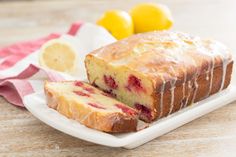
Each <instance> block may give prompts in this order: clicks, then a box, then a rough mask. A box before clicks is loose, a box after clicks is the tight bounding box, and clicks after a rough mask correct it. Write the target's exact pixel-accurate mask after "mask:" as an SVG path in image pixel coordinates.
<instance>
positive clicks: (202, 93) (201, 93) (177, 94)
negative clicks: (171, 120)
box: [153, 61, 233, 120]
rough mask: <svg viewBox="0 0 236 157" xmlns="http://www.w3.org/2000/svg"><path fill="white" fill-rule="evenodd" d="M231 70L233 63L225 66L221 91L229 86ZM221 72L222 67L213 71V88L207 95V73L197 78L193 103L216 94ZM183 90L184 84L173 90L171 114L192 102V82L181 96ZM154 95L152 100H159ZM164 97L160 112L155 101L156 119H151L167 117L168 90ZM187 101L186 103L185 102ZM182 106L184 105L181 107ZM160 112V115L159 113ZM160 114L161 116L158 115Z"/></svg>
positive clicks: (169, 94) (158, 105)
mask: <svg viewBox="0 0 236 157" xmlns="http://www.w3.org/2000/svg"><path fill="white" fill-rule="evenodd" d="M232 68H233V61H232V62H230V63H229V64H228V66H227V70H226V77H225V81H224V86H223V89H225V88H227V87H228V86H229V84H230V80H231V74H232ZM222 72H223V67H222V66H220V67H216V68H215V69H214V71H213V80H212V83H213V86H212V89H211V91H210V93H208V90H209V86H210V82H209V81H208V80H206V77H207V75H208V74H207V73H206V74H202V75H200V76H199V77H198V78H197V83H198V89H197V93H196V97H195V99H194V102H198V101H200V100H203V99H205V98H207V97H209V96H211V95H213V94H215V93H217V92H219V90H220V87H221V81H222ZM183 88H184V84H182V85H180V86H176V88H175V90H174V98H175V99H174V104H173V106H174V108H173V110H172V112H171V113H174V112H177V111H179V110H181V109H182V108H184V107H187V106H189V105H191V104H192V101H193V94H194V89H195V87H194V80H191V81H190V88H188V87H187V86H185V93H186V95H185V96H184V95H183ZM187 93H189V96H188V95H187ZM155 94H156V95H155V96H153V99H154V100H159V99H160V93H155ZM163 95H164V97H163V110H162V111H160V104H159V102H158V101H155V103H156V104H155V107H156V109H157V110H156V111H157V112H156V115H157V116H156V117H155V118H154V119H153V120H155V119H160V118H162V117H166V116H168V115H169V114H170V113H169V112H170V104H171V102H170V97H171V92H170V90H166V91H165V92H164V94H163ZM186 101H187V102H186ZM183 104H184V105H183ZM161 112H162V113H161ZM160 113H161V115H160ZM159 115H160V116H159Z"/></svg>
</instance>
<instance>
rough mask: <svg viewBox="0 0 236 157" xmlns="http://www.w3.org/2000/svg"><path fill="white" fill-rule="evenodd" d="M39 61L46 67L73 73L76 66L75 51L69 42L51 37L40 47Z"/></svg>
mask: <svg viewBox="0 0 236 157" xmlns="http://www.w3.org/2000/svg"><path fill="white" fill-rule="evenodd" d="M39 63H40V65H41V66H43V67H46V68H50V69H53V70H57V71H60V72H66V73H69V74H73V73H74V72H75V70H76V66H77V53H76V50H75V48H74V47H73V46H72V45H71V44H70V43H69V42H66V41H64V40H61V39H53V40H50V41H48V42H47V43H45V44H44V45H43V46H42V48H41V49H40V54H39Z"/></svg>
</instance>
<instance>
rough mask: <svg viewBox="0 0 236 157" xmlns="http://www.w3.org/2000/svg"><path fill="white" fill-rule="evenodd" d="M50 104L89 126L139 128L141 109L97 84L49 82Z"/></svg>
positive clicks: (109, 129)
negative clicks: (138, 111)
mask: <svg viewBox="0 0 236 157" xmlns="http://www.w3.org/2000/svg"><path fill="white" fill-rule="evenodd" d="M44 90H45V94H46V97H47V103H48V106H49V107H51V108H53V109H55V110H57V111H58V112H59V113H61V114H63V115H65V116H66V117H68V118H71V119H74V120H76V121H78V122H80V123H81V124H84V125H85V126H87V127H90V128H94V129H97V130H100V131H104V132H130V131H136V129H137V119H138V116H137V112H136V110H134V109H133V108H130V107H128V106H126V105H124V104H123V103H121V102H119V101H117V100H115V99H113V98H111V96H110V95H109V94H107V93H104V92H102V91H100V90H98V89H96V88H94V87H93V86H91V85H89V84H87V83H84V82H80V81H67V82H46V83H45V86H44Z"/></svg>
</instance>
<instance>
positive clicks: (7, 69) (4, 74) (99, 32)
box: [0, 22, 115, 107]
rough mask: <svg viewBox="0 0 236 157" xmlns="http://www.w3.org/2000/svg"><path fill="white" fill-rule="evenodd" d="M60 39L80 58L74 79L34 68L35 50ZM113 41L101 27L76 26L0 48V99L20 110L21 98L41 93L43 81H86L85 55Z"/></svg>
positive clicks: (37, 67)
mask: <svg viewBox="0 0 236 157" xmlns="http://www.w3.org/2000/svg"><path fill="white" fill-rule="evenodd" d="M56 38H62V39H63V40H67V41H69V42H71V43H72V44H74V45H75V47H76V48H77V53H78V56H79V58H80V61H79V65H78V67H79V68H80V71H79V74H81V75H78V76H76V77H75V76H73V77H72V76H69V75H66V74H63V73H59V72H56V71H53V70H48V69H43V68H41V67H40V66H39V65H38V52H39V51H38V50H39V49H40V47H41V46H42V45H43V44H44V43H45V42H47V41H49V40H51V39H56ZM114 41H115V39H114V38H113V37H112V36H111V35H110V34H109V33H108V32H107V31H106V30H105V29H103V28H102V27H99V26H97V25H94V24H91V23H81V22H77V23H74V24H72V25H71V27H70V29H69V31H68V32H67V33H66V34H55V33H54V34H50V35H48V36H46V37H42V38H40V39H37V40H31V41H27V42H20V43H16V44H13V45H10V46H7V47H4V48H0V95H1V96H3V97H4V98H5V99H6V100H7V101H8V102H10V103H12V104H14V105H17V106H21V107H24V104H23V97H24V96H26V95H29V94H33V93H34V92H37V91H40V90H42V89H43V82H44V80H46V79H47V80H51V81H60V80H73V79H80V80H81V79H86V78H84V76H85V68H84V62H83V60H84V58H85V55H86V54H87V53H89V52H91V51H93V50H95V49H97V48H99V47H101V46H104V45H107V44H109V43H112V42H114Z"/></svg>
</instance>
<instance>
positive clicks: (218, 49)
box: [85, 31, 233, 122]
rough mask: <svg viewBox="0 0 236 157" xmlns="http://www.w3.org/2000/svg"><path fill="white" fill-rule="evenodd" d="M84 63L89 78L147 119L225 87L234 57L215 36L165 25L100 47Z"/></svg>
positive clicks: (157, 116) (229, 76)
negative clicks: (173, 29)
mask: <svg viewBox="0 0 236 157" xmlns="http://www.w3.org/2000/svg"><path fill="white" fill-rule="evenodd" d="M85 64H86V69H87V75H88V79H89V81H90V83H91V84H93V85H94V86H97V87H99V88H100V89H102V90H103V91H105V92H107V93H110V94H111V95H113V96H114V97H115V98H117V99H118V100H119V101H121V102H123V103H125V104H128V105H129V106H131V107H133V108H135V109H137V110H138V111H140V112H141V114H140V118H141V119H142V120H144V121H146V122H151V121H153V120H155V119H160V118H162V117H165V116H168V115H170V114H171V113H174V112H176V111H178V110H180V109H182V108H184V107H186V106H188V105H191V104H192V103H194V102H198V101H200V100H202V99H205V98H207V97H209V96H210V95H212V94H214V93H217V92H219V91H221V90H223V89H225V88H226V87H227V86H228V85H229V83H230V79H231V72H232V67H233V60H232V56H231V54H230V52H229V50H228V49H227V48H226V47H225V46H224V45H223V44H221V43H219V42H217V41H214V40H205V39H200V38H199V37H195V36H191V35H188V34H185V33H181V32H169V31H163V32H148V33H144V34H137V35H134V36H131V37H129V38H126V39H123V40H120V41H117V42H115V43H113V44H110V45H108V46H105V47H102V48H100V49H98V50H95V51H94V52H92V53H90V54H88V55H87V56H86V60H85Z"/></svg>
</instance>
